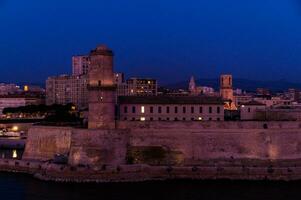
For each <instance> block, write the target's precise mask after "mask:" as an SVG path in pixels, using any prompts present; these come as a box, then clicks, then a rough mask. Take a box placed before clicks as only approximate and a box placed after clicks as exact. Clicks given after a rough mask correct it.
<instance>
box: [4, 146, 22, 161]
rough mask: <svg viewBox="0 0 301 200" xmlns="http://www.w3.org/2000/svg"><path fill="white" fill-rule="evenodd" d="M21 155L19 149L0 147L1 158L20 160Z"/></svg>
mask: <svg viewBox="0 0 301 200" xmlns="http://www.w3.org/2000/svg"><path fill="white" fill-rule="evenodd" d="M22 155H23V150H21V149H0V157H1V158H2V159H17V160H20V159H21V158H22Z"/></svg>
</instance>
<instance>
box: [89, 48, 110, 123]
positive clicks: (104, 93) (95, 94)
mask: <svg viewBox="0 0 301 200" xmlns="http://www.w3.org/2000/svg"><path fill="white" fill-rule="evenodd" d="M113 57H114V54H113V52H112V50H110V49H109V48H108V47H106V46H105V45H101V46H98V47H97V48H96V49H95V50H92V51H91V53H90V66H89V72H88V90H89V100H88V102H89V118H88V127H89V128H90V129H114V128H115V105H116V85H115V84H114V75H113V62H114V59H113Z"/></svg>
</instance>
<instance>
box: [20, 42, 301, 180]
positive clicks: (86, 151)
mask: <svg viewBox="0 0 301 200" xmlns="http://www.w3.org/2000/svg"><path fill="white" fill-rule="evenodd" d="M90 57H91V65H90V69H89V72H88V77H89V83H88V91H89V92H88V93H89V96H88V99H89V100H88V102H89V117H88V129H84V128H82V129H80V128H72V127H50V126H33V127H32V128H31V129H30V130H29V133H28V139H27V143H26V147H25V152H24V155H23V161H25V162H27V161H28V162H39V163H48V164H47V166H46V167H45V169H47V170H45V171H44V172H43V173H44V176H48V177H55V178H61V179H64V178H66V177H68V178H69V179H70V180H74V179H77V178H78V177H81V178H83V179H89V178H90V179H97V180H98V181H110V180H113V177H116V175H118V178H116V179H117V180H123V181H124V180H125V181H132V180H150V179H160V178H162V179H165V178H196V179H202V178H233V179H237V178H238V179H240V178H241V179H264V178H269V179H284V180H291V179H300V178H301V168H299V164H300V163H301V162H300V161H301V123H300V122H297V121H291V122H285V121H277V122H276V121H274V122H265V121H232V122H229V121H223V119H222V118H223V114H221V113H223V112H224V110H223V104H221V102H220V101H219V100H218V99H214V100H212V99H211V100H210V101H211V103H208V102H210V101H209V100H208V99H202V98H203V97H199V98H200V100H197V101H196V100H195V97H193V98H194V99H193V100H191V99H185V102H188V103H187V104H185V105H187V109H188V110H189V111H190V109H191V111H192V108H194V109H193V111H194V110H196V111H194V112H199V113H198V115H200V114H203V113H201V112H200V111H198V108H200V107H202V109H204V110H214V111H215V112H214V113H213V112H212V111H211V112H212V113H210V112H209V113H206V114H204V115H202V116H201V117H198V115H195V116H194V117H193V119H191V120H190V118H189V117H190V116H187V118H189V119H186V118H185V119H184V117H183V118H180V116H181V115H182V114H183V113H182V114H181V115H179V116H178V115H175V112H176V110H177V112H180V110H181V112H183V110H182V107H183V102H182V103H169V104H168V106H169V107H170V108H169V109H170V111H169V109H168V112H167V107H168V106H167V104H165V105H164V106H163V105H162V108H161V109H159V107H160V105H161V104H160V102H162V101H163V102H164V101H167V100H168V99H167V100H166V99H165V100H164V98H163V99H162V97H151V99H150V100H151V101H154V102H159V103H158V104H154V105H152V103H151V102H149V101H150V100H143V99H144V98H146V97H140V99H138V100H137V99H135V97H131V98H132V99H127V100H126V101H125V100H120V101H125V102H126V103H124V104H122V106H121V108H118V104H117V106H116V103H117V102H116V94H115V93H116V85H115V84H114V75H113V60H114V59H113V52H112V51H111V50H110V49H108V48H107V47H106V46H99V47H97V48H96V49H95V50H92V51H91V53H90ZM222 79H223V80H222V81H223V82H225V83H223V86H225V87H224V88H223V91H222V92H223V93H224V94H223V95H224V96H228V97H229V99H231V91H229V88H230V87H231V85H232V80H231V79H232V78H231V77H230V76H225V77H223V78H222ZM127 98H129V97H127ZM154 98H155V99H154ZM160 98H161V99H160ZM185 98H186V97H185ZM141 99H142V100H141ZM146 99H147V98H146ZM131 101H135V102H136V103H137V102H138V103H139V102H140V104H138V107H137V108H135V109H137V111H136V110H135V111H136V112H139V114H137V113H136V112H135V113H134V115H133V114H132V115H130V116H128V115H127V113H123V115H122V116H121V117H120V115H121V114H120V112H121V111H122V112H124V111H125V110H127V109H128V110H129V111H128V112H130V111H133V110H132V109H133V107H132V104H131ZM172 101H175V100H174V99H173V100H172ZM172 101H171V102H172ZM175 102H178V101H175ZM212 102H215V103H212ZM118 103H119V102H118ZM145 103H146V104H147V105H146V104H145ZM125 106H127V107H128V108H127V109H125V108H124V107H125ZM116 107H117V108H118V109H119V110H120V109H121V111H119V112H118V109H116ZM152 107H153V108H152ZM176 107H177V109H175V108H176ZM140 109H141V110H140ZM146 110H149V111H150V112H149V113H148V114H149V115H143V114H145V112H146ZM151 110H153V111H151ZM154 110H156V112H159V110H161V112H163V111H162V110H165V112H167V113H169V112H173V115H171V117H174V116H176V118H175V119H174V120H160V119H159V118H158V113H155V114H153V113H154V112H155V111H154ZM178 110H179V111H178ZM187 112H188V111H187ZM136 114H137V115H136ZM152 114H153V115H152ZM165 114H166V113H165ZM211 114H212V115H211ZM166 115H167V114H166ZM125 117H128V118H133V117H134V120H125V119H124V118H125ZM165 117H169V116H165ZM203 118H206V119H205V120H203ZM137 119H138V120H137ZM57 155H63V156H65V157H66V158H67V159H68V161H67V163H65V165H64V166H65V167H66V166H68V167H70V169H72V170H69V171H64V170H63V168H59V167H58V166H60V165H56V164H53V165H51V164H49V161H50V160H53V159H54V158H55V157H56V156H57ZM300 167H301V165H300ZM79 168H80V169H82V168H83V169H85V170H86V171H85V170H81V171H79ZM43 169H44V168H43ZM64 169H65V168H64ZM106 169H112V170H111V171H110V172H108V171H106ZM113 169H114V170H113ZM60 170H63V171H61V172H60ZM91 170H94V171H93V173H90V171H91ZM53 171H54V172H53ZM87 171H89V173H88V172H87ZM86 172H87V173H86ZM96 174H98V175H99V176H97V175H96ZM91 177H93V178H91ZM50 179H51V178H50ZM66 179H67V178H66Z"/></svg>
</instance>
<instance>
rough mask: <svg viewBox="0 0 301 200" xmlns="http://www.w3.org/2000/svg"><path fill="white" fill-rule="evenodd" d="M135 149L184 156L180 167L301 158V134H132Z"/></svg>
mask: <svg viewBox="0 0 301 200" xmlns="http://www.w3.org/2000/svg"><path fill="white" fill-rule="evenodd" d="M131 136H132V137H131V140H130V145H131V146H162V147H164V148H166V149H170V150H172V151H176V152H180V154H182V156H181V157H182V158H183V159H182V160H180V162H179V163H180V164H197V163H199V162H198V161H201V160H208V159H232V158H235V159H263V160H265V159H296V158H299V159H300V158H301V130H284V129H279V130H260V129H249V130H243V129H225V130H218V129H215V130H214V129H212V130H208V129H207V130H199V131H191V130H185V129H182V130H181V129H161V130H155V131H154V130H143V131H142V130H138V129H136V130H132V132H131Z"/></svg>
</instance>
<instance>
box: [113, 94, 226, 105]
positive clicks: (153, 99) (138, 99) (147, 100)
mask: <svg viewBox="0 0 301 200" xmlns="http://www.w3.org/2000/svg"><path fill="white" fill-rule="evenodd" d="M118 101H119V103H120V104H205V105H206V104H208V105H216V104H218V105H224V102H223V101H222V99H221V98H218V97H208V96H122V97H119V98H118Z"/></svg>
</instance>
